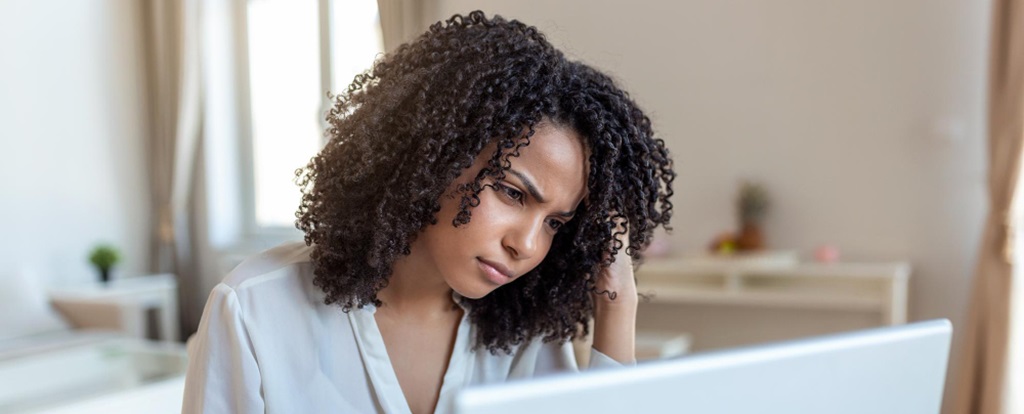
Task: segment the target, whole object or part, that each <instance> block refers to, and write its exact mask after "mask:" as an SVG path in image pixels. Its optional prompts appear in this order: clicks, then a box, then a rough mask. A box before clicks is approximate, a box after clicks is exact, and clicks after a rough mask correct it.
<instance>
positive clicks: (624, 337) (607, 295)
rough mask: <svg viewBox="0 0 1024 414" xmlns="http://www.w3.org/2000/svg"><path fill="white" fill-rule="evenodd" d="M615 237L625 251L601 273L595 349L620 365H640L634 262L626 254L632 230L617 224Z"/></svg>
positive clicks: (622, 224) (596, 297)
mask: <svg viewBox="0 0 1024 414" xmlns="http://www.w3.org/2000/svg"><path fill="white" fill-rule="evenodd" d="M618 233H622V234H618ZM615 234H616V236H615V237H616V238H617V239H618V240H620V241H621V242H622V248H621V249H619V251H618V252H617V253H616V255H615V261H614V262H612V263H611V265H609V266H608V267H607V268H603V269H601V271H600V273H599V274H598V277H597V280H596V285H595V290H594V349H596V350H598V351H600V352H601V353H603V354H605V355H607V356H609V357H611V358H612V359H614V360H616V361H618V362H620V363H623V364H632V363H635V362H636V307H637V302H638V300H637V293H636V279H635V277H634V275H633V259H632V258H631V257H630V256H629V255H628V254H626V247H627V246H629V229H628V228H627V227H626V225H625V223H624V222H622V221H617V222H616V229H615ZM607 254H611V252H608V253H607Z"/></svg>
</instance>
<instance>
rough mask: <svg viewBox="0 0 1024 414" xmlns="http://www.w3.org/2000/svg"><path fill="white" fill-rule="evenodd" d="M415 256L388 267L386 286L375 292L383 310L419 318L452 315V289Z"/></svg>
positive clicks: (402, 258)
mask: <svg viewBox="0 0 1024 414" xmlns="http://www.w3.org/2000/svg"><path fill="white" fill-rule="evenodd" d="M418 259H419V258H418V257H417V255H416V254H415V253H413V254H411V255H408V256H403V257H401V258H400V259H398V260H396V261H395V263H394V265H393V266H392V272H391V276H390V277H389V278H388V285H387V286H385V287H384V288H383V289H381V290H380V291H379V292H377V298H378V299H380V300H381V302H383V308H386V311H389V312H397V313H401V314H408V315H420V316H423V317H435V316H442V315H447V314H450V313H451V312H452V310H453V309H452V308H453V305H454V304H453V302H452V289H451V287H449V286H448V284H447V283H445V281H444V278H443V277H441V275H438V274H434V273H436V271H434V270H433V267H432V266H429V265H427V263H425V262H424V261H422V260H418Z"/></svg>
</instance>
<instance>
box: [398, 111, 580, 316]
mask: <svg viewBox="0 0 1024 414" xmlns="http://www.w3.org/2000/svg"><path fill="white" fill-rule="evenodd" d="M535 131H536V132H535V133H534V135H533V136H532V137H531V138H530V145H527V146H526V147H523V148H521V149H520V155H519V156H518V157H509V161H511V169H509V170H508V171H506V172H505V178H504V179H503V180H501V181H498V182H495V181H494V180H493V178H491V177H487V178H485V179H484V182H483V184H493V185H494V186H493V187H484V189H483V190H482V191H481V192H480V204H479V205H478V206H476V207H474V208H472V210H471V213H472V216H471V219H470V221H469V223H467V224H465V225H461V226H459V227H454V226H452V220H453V219H454V218H455V215H456V214H457V213H458V211H459V202H460V200H461V197H459V196H456V197H447V196H442V198H441V211H440V212H438V215H437V220H438V222H437V224H436V225H432V226H428V227H427V228H426V229H424V230H423V232H422V233H421V234H420V235H419V237H418V238H417V239H416V240H415V241H414V242H413V246H412V247H413V251H414V252H415V251H416V250H420V253H423V254H424V255H423V256H424V257H421V259H423V262H421V263H422V265H424V266H427V267H432V269H429V270H430V271H431V273H434V272H436V274H439V275H440V276H441V277H442V278H443V279H444V281H445V283H447V284H448V286H449V287H451V288H452V289H453V290H455V291H456V292H458V293H459V294H460V295H462V296H465V297H467V298H473V299H478V298H481V297H483V296H485V295H487V294H488V293H490V292H491V291H493V290H494V289H497V288H498V287H501V286H502V285H505V284H507V283H509V282H512V281H513V280H515V279H516V278H518V277H520V276H522V275H524V274H526V273H527V272H529V271H530V270H532V269H533V268H534V267H536V266H537V265H539V264H540V262H541V261H542V260H544V257H545V256H546V255H547V253H548V250H549V249H550V248H551V241H552V239H553V238H554V236H555V233H556V232H557V231H559V228H560V227H561V226H562V225H564V223H566V222H568V221H569V220H570V219H572V213H573V212H574V211H575V210H576V207H577V206H578V205H579V203H580V201H581V200H583V197H584V196H585V193H586V188H587V186H586V182H587V171H588V169H587V166H586V159H587V158H586V153H585V150H584V146H583V143H582V140H581V139H580V138H579V136H578V135H577V134H576V133H575V132H574V131H572V130H571V129H568V128H562V127H557V126H553V125H551V124H550V123H542V124H540V125H538V126H537V127H536V128H535ZM496 145H497V143H496V142H495V143H492V144H490V145H489V146H487V147H486V148H484V149H483V151H481V152H480V155H478V156H477V158H476V161H475V162H474V164H473V166H472V167H470V168H468V169H466V170H464V171H463V173H462V175H460V176H459V177H458V178H457V179H456V180H455V181H454V183H453V184H452V186H451V187H449V189H448V191H447V194H451V193H452V192H453V191H454V190H455V189H456V188H457V185H459V184H463V183H467V182H471V181H472V180H473V178H474V177H476V175H477V173H478V172H479V171H480V170H481V169H482V168H484V167H485V166H486V165H487V160H488V159H490V157H491V156H492V155H493V154H494V151H495V149H496ZM414 254H415V253H414ZM422 270H427V269H422Z"/></svg>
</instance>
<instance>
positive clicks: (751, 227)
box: [736, 181, 769, 251]
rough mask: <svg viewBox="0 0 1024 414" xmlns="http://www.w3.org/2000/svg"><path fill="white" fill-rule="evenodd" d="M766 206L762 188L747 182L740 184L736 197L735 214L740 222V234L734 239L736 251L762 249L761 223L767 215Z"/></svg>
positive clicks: (764, 192)
mask: <svg viewBox="0 0 1024 414" xmlns="http://www.w3.org/2000/svg"><path fill="white" fill-rule="evenodd" d="M768 204H769V203H768V192H767V191H765V189H764V187H763V186H761V185H760V184H757V183H753V182H749V181H744V182H743V183H741V184H740V191H739V194H738V196H737V197H736V213H737V216H738V219H739V222H740V223H739V224H740V232H739V236H738V237H737V238H736V248H737V249H738V250H741V251H751V250H761V249H763V248H764V237H763V235H762V234H761V222H762V221H763V220H764V216H765V215H766V214H767V213H768Z"/></svg>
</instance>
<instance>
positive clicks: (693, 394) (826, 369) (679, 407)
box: [452, 319, 953, 414]
mask: <svg viewBox="0 0 1024 414" xmlns="http://www.w3.org/2000/svg"><path fill="white" fill-rule="evenodd" d="M952 332H953V328H952V324H951V323H950V322H949V320H946V319H937V320H931V321H925V322H917V323H911V324H907V325H900V326H892V327H885V328H877V329H870V330H864V331H854V332H848V333H841V334H835V335H828V336H821V337H813V338H808V339H801V340H795V341H789V342H782V343H775V344H767V345H758V346H752V347H744V348H737V349H730V350H724V351H714V352H707V353H700V354H693V355H689V356H684V357H680V358H677V359H669V360H659V361H653V362H645V363H640V364H638V365H637V366H635V367H624V368H613V369H604V370H595V371H592V372H586V371H585V372H581V373H567V374H559V375H552V376H547V377H543V378H536V379H532V380H529V381H518V382H509V383H504V384H491V385H484V386H480V387H473V388H467V389H465V390H463V391H462V392H461V393H460V394H458V395H457V396H456V398H455V400H454V407H452V408H453V412H455V413H457V414H505V413H508V414H511V413H531V414H536V413H548V412H586V413H637V412H639V413H729V414H733V413H787V414H789V413H808V414H810V413H815V414H818V413H830V414H847V413H849V414H854V413H856V414H863V413H872V414H889V413H891V414H916V413H921V414H937V413H939V411H940V409H941V405H942V392H943V387H944V385H945V377H946V365H947V361H948V358H949V347H950V340H951V337H952Z"/></svg>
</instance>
